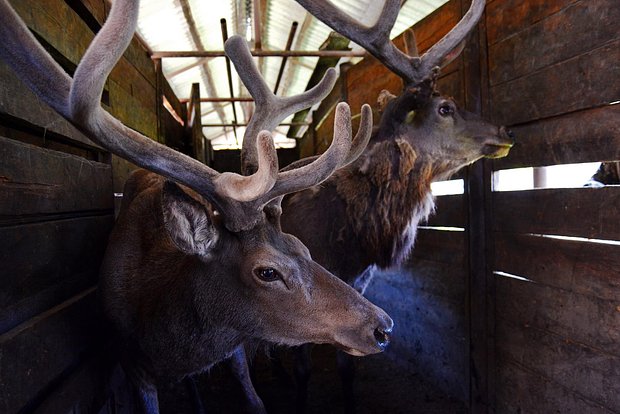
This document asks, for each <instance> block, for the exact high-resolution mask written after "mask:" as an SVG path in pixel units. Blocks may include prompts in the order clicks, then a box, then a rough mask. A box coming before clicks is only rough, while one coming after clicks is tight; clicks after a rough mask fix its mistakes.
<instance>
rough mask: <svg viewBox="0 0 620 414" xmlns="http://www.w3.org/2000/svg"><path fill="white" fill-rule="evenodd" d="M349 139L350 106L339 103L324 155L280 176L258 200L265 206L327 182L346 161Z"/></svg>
mask: <svg viewBox="0 0 620 414" xmlns="http://www.w3.org/2000/svg"><path fill="white" fill-rule="evenodd" d="M351 135H352V134H351V110H350V108H349V105H347V104H346V103H344V102H341V103H339V104H338V105H337V106H336V119H335V120H334V139H333V140H332V143H331V145H330V146H329V148H328V149H327V151H325V152H324V153H323V154H322V155H321V156H320V157H319V158H318V159H316V160H315V161H314V162H312V163H310V164H308V165H304V166H303V167H299V168H296V169H294V170H289V171H283V172H280V173H279V174H278V180H277V181H276V184H275V185H274V186H273V188H272V189H271V190H270V191H269V192H268V193H267V194H265V195H264V196H263V197H262V198H261V200H262V202H263V203H264V204H267V203H268V202H269V201H271V200H273V199H274V198H276V197H279V196H282V195H285V194H289V193H294V192H296V191H300V190H302V189H305V188H308V187H312V186H314V185H317V184H320V183H322V182H323V181H325V180H326V179H327V178H329V176H330V175H331V174H332V173H333V172H334V170H336V169H337V168H339V167H340V166H342V164H343V162H344V161H345V160H346V159H347V156H348V155H349V152H350V150H351Z"/></svg>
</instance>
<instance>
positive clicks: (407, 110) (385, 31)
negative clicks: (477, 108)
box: [297, 0, 514, 174]
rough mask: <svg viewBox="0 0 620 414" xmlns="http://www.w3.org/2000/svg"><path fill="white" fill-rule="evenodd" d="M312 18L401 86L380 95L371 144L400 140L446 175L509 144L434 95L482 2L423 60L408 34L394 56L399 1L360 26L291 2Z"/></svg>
mask: <svg viewBox="0 0 620 414" xmlns="http://www.w3.org/2000/svg"><path fill="white" fill-rule="evenodd" d="M297 2H298V3H299V4H301V5H302V6H303V7H304V8H305V9H307V10H308V11H309V12H310V13H311V14H313V15H314V16H315V17H316V18H318V19H319V20H321V21H322V22H324V23H325V24H327V25H328V26H330V27H331V28H332V29H334V30H336V31H337V32H339V33H341V34H342V35H344V36H346V37H348V38H349V39H351V40H353V41H354V42H356V43H358V44H359V45H361V46H362V47H364V48H365V49H366V50H367V51H368V52H369V53H371V54H372V55H373V56H375V57H376V58H377V59H379V61H380V62H381V63H382V64H383V65H385V66H386V67H387V68H388V69H390V70H391V71H392V72H394V73H395V74H396V75H398V76H399V77H400V78H401V79H402V81H403V91H402V92H401V94H400V95H399V96H395V95H392V94H390V93H389V92H387V91H383V92H382V93H381V96H380V97H379V104H380V107H381V108H382V109H383V111H382V115H381V123H380V125H379V128H378V130H377V135H376V139H377V140H379V141H381V140H386V139H391V140H394V139H405V140H407V141H408V142H409V144H410V145H411V146H412V147H413V148H414V149H415V150H416V152H417V153H418V155H422V156H427V157H428V158H430V159H433V160H436V161H440V162H442V163H444V167H445V168H446V169H447V171H446V173H448V174H449V173H451V172H454V171H455V170H456V169H458V168H460V167H463V166H465V165H467V164H469V163H472V162H474V161H476V160H478V159H480V158H482V157H490V158H493V157H503V156H506V155H507V154H508V151H509V150H510V148H511V147H512V145H513V144H514V136H513V134H512V133H511V132H510V131H509V130H507V129H506V128H505V127H497V126H495V125H492V124H490V123H488V122H486V121H484V120H482V119H481V118H480V117H478V116H477V115H475V114H473V113H471V112H467V111H465V110H463V109H460V108H459V107H458V106H457V104H456V102H454V100H453V99H451V98H449V97H445V96H441V95H440V94H439V93H437V92H436V91H435V81H436V79H437V76H438V74H439V70H440V68H442V67H445V66H446V65H448V64H449V63H450V62H451V61H452V60H454V59H455V58H456V57H457V56H458V55H459V54H460V53H461V52H462V50H463V48H464V46H465V38H466V37H467V35H468V34H469V33H470V32H471V30H473V28H474V27H475V26H476V24H477V23H478V20H479V19H480V17H481V15H482V12H483V11H484V5H485V2H484V0H473V1H472V3H471V6H470V8H469V10H468V11H467V13H466V14H465V15H464V16H463V18H462V19H461V21H460V22H459V23H458V24H457V25H456V26H455V27H454V28H453V29H452V30H451V31H450V32H449V33H448V34H446V35H445V36H444V37H443V38H442V39H441V40H440V41H439V42H437V43H436V44H435V45H433V47H431V48H430V49H429V50H428V51H427V52H426V53H425V54H424V55H422V56H419V55H418V52H417V50H418V49H417V45H416V41H415V37H414V35H413V31H411V30H408V31H407V32H406V33H405V49H406V50H407V52H408V53H404V52H402V51H400V50H399V49H398V48H396V46H395V45H394V43H393V42H392V41H391V40H390V38H389V34H390V32H391V30H392V27H393V26H394V22H395V21H396V17H397V16H398V12H399V9H400V4H401V1H400V0H386V2H385V5H384V7H383V10H382V13H381V16H380V17H379V18H378V20H377V22H376V23H375V24H374V25H373V26H371V27H366V26H363V25H361V24H360V23H358V22H356V21H354V20H353V19H351V18H350V17H349V16H347V15H346V14H344V13H343V12H342V11H341V10H339V9H338V8H336V7H334V6H333V5H332V4H331V3H330V2H329V1H327V0H297Z"/></svg>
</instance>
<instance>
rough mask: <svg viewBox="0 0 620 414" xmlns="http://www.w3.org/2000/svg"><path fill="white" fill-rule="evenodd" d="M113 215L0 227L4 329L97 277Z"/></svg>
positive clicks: (1, 322) (0, 307)
mask: <svg viewBox="0 0 620 414" xmlns="http://www.w3.org/2000/svg"><path fill="white" fill-rule="evenodd" d="M112 224H113V217H112V215H111V214H108V215H105V216H95V217H83V218H74V219H69V220H58V221H52V222H43V223H35V224H28V225H21V226H11V227H0V263H2V268H1V271H0V274H1V275H2V283H3V288H2V291H1V292H0V332H5V331H6V330H8V329H12V328H13V327H14V326H16V325H18V324H20V323H22V322H23V321H25V320H26V319H28V318H30V317H33V316H34V315H36V314H37V313H40V312H43V311H44V310H45V309H48V308H50V307H52V306H55V305H56V304H58V303H60V302H61V301H63V300H66V299H67V298H69V297H71V295H73V294H76V292H78V291H79V290H81V289H84V288H86V287H87V286H90V285H92V284H94V283H96V281H97V274H98V272H99V266H100V265H101V260H102V258H103V254H104V252H105V247H106V245H107V241H108V235H109V233H110V230H111V229H112Z"/></svg>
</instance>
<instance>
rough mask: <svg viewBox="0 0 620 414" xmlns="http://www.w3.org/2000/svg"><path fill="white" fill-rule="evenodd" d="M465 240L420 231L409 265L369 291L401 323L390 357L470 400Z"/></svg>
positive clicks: (459, 234)
mask: <svg viewBox="0 0 620 414" xmlns="http://www.w3.org/2000/svg"><path fill="white" fill-rule="evenodd" d="M464 243H465V238H464V233H463V232H449V231H439V230H425V229H420V230H419V235H418V240H417V246H416V247H415V249H414V251H413V255H412V257H411V259H410V260H409V261H408V262H407V264H406V265H405V266H403V267H402V268H401V269H399V270H398V271H386V272H381V273H379V274H378V275H377V276H375V279H374V280H373V282H372V284H371V285H370V286H369V288H368V290H367V292H366V296H368V298H369V299H371V300H372V301H373V303H376V304H378V305H379V306H381V307H382V308H383V309H385V310H386V311H387V312H388V313H389V314H390V316H391V317H392V318H393V319H394V323H395V325H396V326H397V327H398V329H395V331H394V338H393V341H392V344H391V345H390V349H389V350H388V352H387V354H386V355H387V356H388V357H389V358H392V359H394V360H396V361H398V363H399V364H402V365H404V366H407V367H409V369H411V370H412V371H413V372H419V373H423V374H421V375H424V377H425V378H426V379H427V380H428V381H429V382H431V383H433V384H435V385H436V386H437V387H439V388H440V389H441V390H442V391H443V392H445V393H446V395H448V396H450V397H451V398H457V399H459V400H461V401H467V400H468V398H469V396H468V394H469V385H468V384H469V382H468V380H467V376H468V372H469V360H468V354H467V353H466V352H464V350H466V349H467V347H468V321H467V302H466V297H467V294H466V289H467V274H466V272H465V269H464V259H465V258H464V254H463V252H464Z"/></svg>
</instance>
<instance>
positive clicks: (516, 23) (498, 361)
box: [301, 0, 620, 413]
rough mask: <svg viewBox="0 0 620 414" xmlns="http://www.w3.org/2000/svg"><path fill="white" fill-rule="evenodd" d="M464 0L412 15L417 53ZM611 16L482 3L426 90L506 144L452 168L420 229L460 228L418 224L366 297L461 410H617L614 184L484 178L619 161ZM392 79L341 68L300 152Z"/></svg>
mask: <svg viewBox="0 0 620 414" xmlns="http://www.w3.org/2000/svg"><path fill="white" fill-rule="evenodd" d="M468 3H469V2H468V1H466V0H463V1H460V0H451V1H450V2H448V3H447V4H446V5H445V6H443V7H442V8H441V9H439V10H438V11H436V12H435V13H433V14H432V15H431V16H429V17H428V18H426V19H425V20H424V21H422V22H420V23H419V24H417V25H416V26H414V30H415V32H416V36H417V38H418V42H419V43H420V46H421V49H422V50H424V49H426V48H428V47H429V46H430V45H432V44H433V43H434V42H435V41H436V40H438V39H439V38H440V37H441V36H442V35H443V34H444V33H445V32H446V31H447V30H449V29H450V28H451V27H452V25H453V24H454V23H455V22H456V21H457V20H458V19H459V17H460V16H461V14H462V13H463V11H464V10H466V9H467V7H468ZM619 19H620V7H618V3H617V1H614V0H553V1H542V0H531V1H525V2H524V1H521V0H491V1H487V8H486V13H485V16H484V17H483V19H482V21H481V23H480V24H479V26H478V29H477V32H476V33H474V34H473V36H472V38H471V39H470V41H469V43H468V47H467V48H466V49H465V52H464V54H463V55H462V56H461V57H460V58H459V59H458V60H457V61H455V62H453V63H452V64H451V65H450V66H449V67H448V68H445V69H444V70H443V72H442V78H441V81H440V85H439V89H440V91H441V92H442V93H444V94H447V95H452V96H454V97H455V98H456V100H457V102H459V103H460V104H461V106H465V107H466V108H467V109H469V110H472V111H474V112H479V113H482V114H483V116H484V117H486V118H487V119H490V120H492V121H493V122H495V123H496V124H498V125H502V124H503V125H507V126H509V127H510V128H511V129H512V130H514V132H515V133H516V135H517V145H516V146H515V147H514V149H513V150H512V151H511V153H510V155H509V156H508V157H507V158H504V159H500V160H495V161H493V162H491V161H482V162H478V163H476V164H474V165H473V166H472V167H470V168H468V169H466V170H464V171H463V173H462V177H463V178H465V184H466V186H465V194H464V195H455V196H443V197H438V199H437V205H438V209H437V215H436V216H434V217H433V218H431V219H430V221H429V223H428V226H429V227H431V228H432V227H438V226H450V227H457V228H464V229H465V231H464V232H458V231H452V232H449V231H442V230H440V229H437V228H433V229H431V228H427V229H421V230H420V233H419V236H418V239H417V242H416V247H415V250H414V253H413V257H412V259H411V260H410V262H409V263H408V264H407V266H406V267H405V268H404V269H402V270H401V271H400V272H398V273H394V272H389V273H386V274H384V275H382V276H380V277H379V278H378V280H377V281H376V282H375V284H374V286H373V288H374V289H373V290H372V291H371V292H370V293H369V297H370V298H371V299H373V300H375V301H376V302H377V303H378V304H380V305H381V306H383V307H384V308H385V309H386V310H388V311H389V312H390V314H391V315H392V316H393V317H395V321H396V325H397V328H398V329H397V330H395V335H396V337H395V339H394V342H393V349H394V351H395V352H394V353H392V355H393V356H394V357H395V358H399V359H400V360H401V361H402V362H403V363H406V364H409V366H411V367H412V369H417V370H419V372H420V373H421V374H423V375H425V376H427V377H428V378H429V379H430V380H431V381H433V382H435V384H437V385H438V386H440V387H441V388H442V389H443V390H444V391H446V392H448V393H449V395H452V396H456V397H459V398H462V399H464V400H465V401H468V402H469V404H470V408H471V411H472V412H498V413H538V412H563V413H564V412H567V413H568V412H597V413H598V412H601V413H612V412H620V399H619V397H618V396H619V395H620V392H619V391H620V388H619V385H618V384H620V359H619V357H620V353H619V349H618V343H620V342H619V337H620V311H619V309H620V308H618V305H619V304H620V244H619V242H618V241H619V240H620V227H619V224H618V223H620V220H619V219H618V218H619V217H620V187H618V186H615V187H605V188H600V189H592V188H575V189H538V190H528V191H513V192H493V191H492V188H491V182H492V179H491V174H492V173H493V171H497V170H501V169H509V168H516V167H526V166H532V167H539V166H549V165H555V164H566V163H579V162H594V161H614V160H618V159H620V105H612V104H611V103H613V102H617V101H620V31H618V27H617V22H618V21H619ZM401 42H402V41H401V39H396V41H395V43H396V45H397V46H400V45H401ZM362 85H363V86H362ZM400 88H401V84H400V81H399V80H398V78H396V77H395V76H394V75H392V74H391V73H390V72H389V71H388V70H387V69H385V68H384V67H383V66H382V65H380V64H379V63H378V62H377V61H376V60H375V59H373V58H366V59H364V60H363V61H362V62H360V63H359V64H357V65H355V66H353V67H351V68H349V69H348V70H347V71H344V74H343V75H342V76H341V77H340V79H339V81H338V84H337V86H336V88H335V90H334V91H333V92H332V94H331V95H330V97H329V98H328V99H327V100H326V101H325V102H324V103H323V105H322V106H321V107H319V109H318V110H317V112H316V113H315V115H314V125H313V128H311V131H310V133H309V134H308V135H307V136H306V137H305V139H304V141H303V142H302V146H301V153H302V155H304V156H305V155H310V154H312V153H314V152H321V151H322V150H324V149H325V148H326V146H327V145H328V144H329V140H330V139H331V138H330V137H331V130H332V129H331V128H332V125H333V108H334V107H335V104H336V103H337V102H338V101H339V100H347V101H348V102H349V103H350V104H351V107H352V112H353V114H356V113H359V108H360V106H361V104H362V103H364V102H368V103H371V104H373V105H374V106H376V105H375V101H376V98H377V96H378V95H379V92H380V91H381V89H388V90H390V91H391V92H392V93H397V92H398V91H399V90H400ZM375 119H376V118H375ZM457 178H458V177H457ZM542 235H552V236H568V237H569V238H568V239H567V238H566V237H544V236H542ZM587 238H593V239H603V240H605V241H604V242H592V241H587V240H584V239H587ZM495 271H498V272H504V273H508V274H513V275H517V276H520V277H523V278H525V279H528V281H524V280H519V279H515V278H510V277H505V276H500V275H501V274H502V273H500V275H498V274H497V273H494V272H495ZM388 352H390V351H388Z"/></svg>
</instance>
